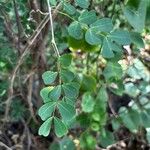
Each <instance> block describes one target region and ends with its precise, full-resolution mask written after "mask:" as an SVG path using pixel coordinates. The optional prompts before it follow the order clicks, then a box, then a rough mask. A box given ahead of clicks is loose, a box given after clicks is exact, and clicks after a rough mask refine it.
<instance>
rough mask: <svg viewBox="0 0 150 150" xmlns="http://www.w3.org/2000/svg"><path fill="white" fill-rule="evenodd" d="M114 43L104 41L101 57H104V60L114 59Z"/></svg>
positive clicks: (107, 40)
mask: <svg viewBox="0 0 150 150" xmlns="http://www.w3.org/2000/svg"><path fill="white" fill-rule="evenodd" d="M111 44H112V42H111V41H110V40H109V39H107V38H105V39H104V41H103V46H102V51H101V55H102V56H103V57H104V58H112V57H114V53H113V51H112V45H111Z"/></svg>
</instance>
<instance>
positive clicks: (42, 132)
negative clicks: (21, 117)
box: [38, 117, 53, 137]
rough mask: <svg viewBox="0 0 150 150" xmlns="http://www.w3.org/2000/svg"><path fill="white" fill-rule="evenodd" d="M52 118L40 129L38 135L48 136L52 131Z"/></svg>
mask: <svg viewBox="0 0 150 150" xmlns="http://www.w3.org/2000/svg"><path fill="white" fill-rule="evenodd" d="M52 119H53V118H52V117H51V118H49V119H47V120H46V121H45V122H44V123H43V124H42V125H41V126H40V128H39V131H38V134H39V135H43V136H45V137H46V136H48V135H49V133H50V130H51V124H52Z"/></svg>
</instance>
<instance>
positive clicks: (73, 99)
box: [63, 97, 76, 106]
mask: <svg viewBox="0 0 150 150" xmlns="http://www.w3.org/2000/svg"><path fill="white" fill-rule="evenodd" d="M63 100H64V101H65V102H66V103H67V104H69V105H72V106H75V102H76V98H68V97H64V99H63Z"/></svg>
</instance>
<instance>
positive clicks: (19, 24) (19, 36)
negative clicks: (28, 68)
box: [13, 0, 22, 53]
mask: <svg viewBox="0 0 150 150" xmlns="http://www.w3.org/2000/svg"><path fill="white" fill-rule="evenodd" d="M13 3H14V11H15V16H16V23H17V28H18V43H17V44H18V52H19V53H21V52H20V40H21V32H22V30H21V22H20V18H19V13H18V9H17V3H16V0H13Z"/></svg>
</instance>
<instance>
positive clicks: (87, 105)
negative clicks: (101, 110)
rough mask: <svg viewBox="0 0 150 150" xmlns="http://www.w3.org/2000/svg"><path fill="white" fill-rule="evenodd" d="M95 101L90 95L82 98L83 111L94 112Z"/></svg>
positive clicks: (86, 94) (87, 94)
mask: <svg viewBox="0 0 150 150" xmlns="http://www.w3.org/2000/svg"><path fill="white" fill-rule="evenodd" d="M94 105H95V101H94V99H93V97H92V96H91V94H90V93H85V94H84V95H83V97H82V103H81V106H82V110H83V111H84V112H92V111H93V109H94Z"/></svg>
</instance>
